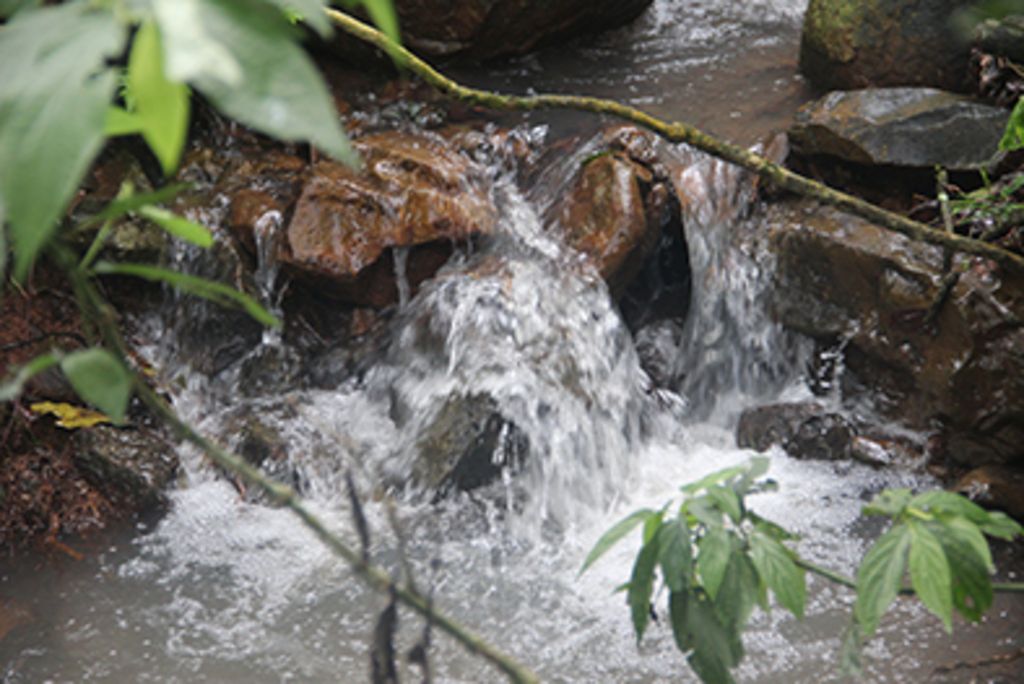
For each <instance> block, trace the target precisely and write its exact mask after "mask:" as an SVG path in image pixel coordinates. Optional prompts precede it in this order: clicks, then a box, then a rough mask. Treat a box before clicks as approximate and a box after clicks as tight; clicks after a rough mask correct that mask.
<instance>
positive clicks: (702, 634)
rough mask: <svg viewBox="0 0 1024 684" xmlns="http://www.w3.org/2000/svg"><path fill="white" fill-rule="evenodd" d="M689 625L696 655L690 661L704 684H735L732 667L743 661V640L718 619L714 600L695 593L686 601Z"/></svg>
mask: <svg viewBox="0 0 1024 684" xmlns="http://www.w3.org/2000/svg"><path fill="white" fill-rule="evenodd" d="M686 613H687V624H688V626H689V632H690V633H691V634H692V636H693V642H694V649H693V653H691V654H690V657H689V658H688V659H687V660H688V662H689V663H690V667H692V668H693V670H694V672H696V673H697V674H698V675H699V676H700V678H701V679H703V680H704V681H705V682H713V683H715V684H718V682H732V681H733V678H732V674H731V673H730V672H729V669H730V668H733V667H736V666H737V665H739V662H740V660H741V659H742V658H743V641H742V640H741V639H740V635H739V633H738V632H735V631H733V630H730V629H729V628H728V627H726V626H725V625H723V624H722V622H721V621H720V620H719V619H718V614H717V612H716V611H715V608H714V605H713V603H712V601H710V600H709V599H708V597H707V595H705V594H704V593H703V592H701V591H700V590H696V591H694V592H693V594H692V595H691V597H690V599H689V601H688V602H687V611H686Z"/></svg>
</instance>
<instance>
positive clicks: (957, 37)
mask: <svg viewBox="0 0 1024 684" xmlns="http://www.w3.org/2000/svg"><path fill="white" fill-rule="evenodd" d="M974 4H977V3H975V2H970V1H967V0H810V4H809V6H808V8H807V14H806V15H805V19H804V29H803V38H802V40H801V44H800V70H801V72H803V74H804V76H806V77H807V78H808V79H810V81H811V82H812V83H813V84H814V85H816V86H818V87H820V88H825V89H829V90H851V89H857V88H868V87H879V86H900V85H920V86H933V87H936V88H942V89H943V90H950V91H954V92H969V91H970V89H971V84H970V69H969V62H968V60H969V42H970V37H969V36H968V35H963V34H962V33H961V31H960V30H959V29H958V27H957V26H956V24H955V22H954V18H955V17H956V15H957V14H958V12H960V11H961V10H963V9H965V8H968V7H970V6H972V5H974Z"/></svg>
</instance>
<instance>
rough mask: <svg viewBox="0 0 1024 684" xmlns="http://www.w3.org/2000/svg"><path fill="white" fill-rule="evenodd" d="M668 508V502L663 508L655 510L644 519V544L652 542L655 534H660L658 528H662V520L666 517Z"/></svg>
mask: <svg viewBox="0 0 1024 684" xmlns="http://www.w3.org/2000/svg"><path fill="white" fill-rule="evenodd" d="M667 510H668V504H665V505H664V506H662V507H661V510H659V511H655V512H654V513H653V514H652V515H651V516H650V517H648V518H647V520H645V521H644V544H650V543H651V540H652V539H654V536H655V535H656V534H658V530H659V529H661V521H662V519H663V518H664V517H665V511H667Z"/></svg>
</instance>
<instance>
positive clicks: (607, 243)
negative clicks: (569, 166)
mask: <svg viewBox="0 0 1024 684" xmlns="http://www.w3.org/2000/svg"><path fill="white" fill-rule="evenodd" d="M652 180H653V178H652V176H651V174H650V172H649V171H648V170H647V169H645V168H644V167H643V166H640V165H639V164H636V163H635V162H633V161H632V160H630V159H629V157H627V156H626V155H625V154H623V153H621V152H611V153H608V154H602V155H599V156H598V157H596V158H595V159H593V160H591V161H590V162H589V163H587V164H586V165H585V166H584V167H583V171H582V172H581V174H580V176H579V178H578V179H577V182H576V184H575V187H574V188H573V190H572V194H571V195H570V196H569V198H568V199H567V201H566V203H565V205H564V206H563V209H562V220H561V225H562V226H563V228H564V230H565V231H566V242H567V243H568V244H569V245H570V246H572V247H573V248H574V249H576V250H578V251H580V252H582V253H583V254H586V255H587V256H588V257H590V258H591V259H592V260H593V262H594V263H595V264H596V265H597V267H598V270H599V271H600V273H601V276H602V277H603V278H604V279H605V280H606V281H607V282H608V284H609V285H610V286H611V288H612V290H613V291H619V292H621V291H622V289H624V287H625V285H627V284H628V283H629V281H630V280H632V278H633V276H635V275H636V273H637V272H638V271H639V270H640V266H641V265H642V264H643V262H644V260H645V259H646V258H647V257H648V256H650V254H651V252H652V251H653V249H654V247H655V246H656V245H657V243H658V239H659V237H660V232H661V231H660V228H661V226H660V223H659V222H658V221H657V220H655V221H649V220H648V219H649V216H648V211H647V208H646V207H645V202H644V199H645V198H644V194H645V193H643V192H642V189H641V187H642V186H645V187H646V188H650V186H651V182H652ZM658 188H659V192H658V193H657V194H656V196H653V197H651V200H652V204H654V205H655V206H654V207H652V209H651V213H652V214H658V215H660V211H659V210H660V208H661V207H662V206H664V205H665V203H667V201H668V199H667V191H666V189H665V186H664V185H658ZM652 223H653V225H651V224H652Z"/></svg>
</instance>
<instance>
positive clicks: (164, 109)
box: [107, 21, 189, 177]
mask: <svg viewBox="0 0 1024 684" xmlns="http://www.w3.org/2000/svg"><path fill="white" fill-rule="evenodd" d="M128 83H129V87H130V88H131V91H132V95H133V96H134V100H135V111H134V112H133V113H132V114H133V115H134V116H133V118H134V120H135V123H136V124H137V126H138V128H137V130H138V132H140V133H141V134H142V137H143V139H145V141H146V144H148V145H149V148H150V149H151V150H153V154H155V155H156V158H157V159H158V160H159V161H160V166H161V167H163V171H164V175H165V176H168V177H170V176H172V175H173V174H174V170H175V169H176V168H177V167H178V159H179V158H180V157H181V150H182V148H183V147H184V145H185V137H186V135H187V134H188V119H189V93H188V88H187V87H186V86H185V84H184V83H180V82H173V83H172V82H171V81H168V80H167V78H166V77H165V76H164V60H163V55H162V52H161V49H160V32H159V30H158V29H157V27H156V24H155V23H153V22H152V21H146V22H144V23H143V24H142V26H141V27H140V28H139V30H138V32H137V33H136V34H135V43H134V45H132V52H131V55H130V56H129V58H128ZM111 116H112V115H111V114H108V116H107V130H108V132H109V130H110V124H111V121H110V117H111Z"/></svg>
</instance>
